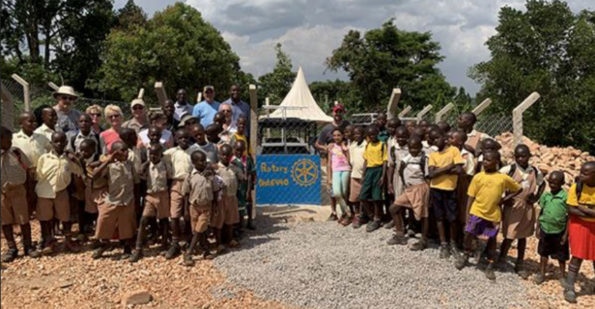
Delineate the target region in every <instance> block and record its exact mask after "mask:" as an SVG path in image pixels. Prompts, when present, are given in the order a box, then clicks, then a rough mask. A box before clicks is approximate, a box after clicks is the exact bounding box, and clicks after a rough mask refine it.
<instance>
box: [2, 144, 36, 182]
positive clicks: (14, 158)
mask: <svg viewBox="0 0 595 309" xmlns="http://www.w3.org/2000/svg"><path fill="white" fill-rule="evenodd" d="M0 165H1V166H2V174H1V175H0V176H1V177H2V178H0V183H1V188H2V191H4V187H5V186H6V185H22V184H24V183H25V181H26V180H27V169H28V168H30V167H31V161H29V159H28V158H27V156H26V155H25V154H24V153H23V152H22V151H21V150H20V149H18V148H15V147H12V148H10V149H9V150H7V151H4V150H2V162H1V164H0Z"/></svg>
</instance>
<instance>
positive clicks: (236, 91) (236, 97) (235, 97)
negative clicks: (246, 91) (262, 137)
mask: <svg viewBox="0 0 595 309" xmlns="http://www.w3.org/2000/svg"><path fill="white" fill-rule="evenodd" d="M240 92H241V91H240V87H239V86H238V85H232V86H231V88H230V89H229V95H230V98H229V99H227V100H226V101H225V102H223V103H222V104H229V105H231V126H232V127H235V126H236V124H237V122H238V119H239V118H240V116H244V117H246V119H247V120H248V123H247V125H246V136H249V135H250V104H248V103H246V102H244V101H242V99H240Z"/></svg>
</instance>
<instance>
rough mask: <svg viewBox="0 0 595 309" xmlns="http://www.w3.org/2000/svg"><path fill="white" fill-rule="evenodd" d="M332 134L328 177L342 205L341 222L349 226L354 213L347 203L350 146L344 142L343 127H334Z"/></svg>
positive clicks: (329, 148)
mask: <svg viewBox="0 0 595 309" xmlns="http://www.w3.org/2000/svg"><path fill="white" fill-rule="evenodd" d="M332 135H333V143H331V144H330V145H329V146H328V162H329V164H328V165H327V175H328V177H327V178H328V182H329V185H330V186H331V187H332V194H333V197H334V198H335V199H336V200H337V203H339V205H340V206H341V212H342V215H341V220H339V223H340V224H342V225H343V226H347V225H349V223H351V221H352V214H351V211H350V209H349V206H348V205H347V196H348V194H349V175H350V173H351V166H350V165H349V147H347V146H346V145H345V144H344V143H343V131H341V129H339V128H336V129H334V130H333V132H332Z"/></svg>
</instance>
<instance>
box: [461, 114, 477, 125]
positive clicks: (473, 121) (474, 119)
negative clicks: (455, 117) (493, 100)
mask: <svg viewBox="0 0 595 309" xmlns="http://www.w3.org/2000/svg"><path fill="white" fill-rule="evenodd" d="M461 117H463V118H464V117H469V118H471V122H472V124H475V123H476V122H477V116H475V114H474V113H472V112H464V113H462V114H461Z"/></svg>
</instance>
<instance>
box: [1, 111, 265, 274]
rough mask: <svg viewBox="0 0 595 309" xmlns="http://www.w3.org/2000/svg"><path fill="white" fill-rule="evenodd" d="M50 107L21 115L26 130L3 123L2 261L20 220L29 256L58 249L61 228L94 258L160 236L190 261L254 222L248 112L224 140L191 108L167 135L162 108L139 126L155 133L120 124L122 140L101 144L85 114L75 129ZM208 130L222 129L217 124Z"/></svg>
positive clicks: (131, 255)
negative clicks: (61, 125) (36, 229)
mask: <svg viewBox="0 0 595 309" xmlns="http://www.w3.org/2000/svg"><path fill="white" fill-rule="evenodd" d="M106 110H107V108H106ZM52 111H53V109H51V108H49V109H48V111H44V112H43V113H42V114H43V115H44V116H43V118H42V119H43V124H42V125H41V126H40V127H38V128H37V125H36V119H35V117H34V115H32V114H31V113H23V114H22V115H21V116H20V118H19V120H20V121H19V122H20V125H21V130H20V131H19V132H17V133H14V134H13V132H11V131H10V130H9V129H7V128H5V127H2V128H1V132H0V133H1V134H0V137H1V146H2V175H1V176H2V177H1V181H2V183H1V185H2V205H1V208H2V216H1V217H2V231H3V234H4V236H5V238H6V241H7V244H8V251H6V252H5V253H4V254H3V255H2V261H3V262H10V261H12V260H14V259H15V258H16V257H17V256H18V249H17V245H16V243H15V237H14V233H13V225H19V226H20V231H21V238H22V241H23V251H24V255H28V256H31V257H40V256H42V255H51V254H52V253H54V252H55V250H56V244H57V238H56V235H58V234H62V235H63V237H64V248H65V250H67V251H70V252H78V251H79V249H80V247H79V245H80V244H82V243H86V242H89V244H90V245H91V246H92V248H93V249H94V252H93V255H92V256H93V258H94V259H98V258H101V257H102V255H103V254H104V252H105V251H106V250H111V249H113V248H114V247H115V246H117V242H114V241H115V240H119V241H120V245H121V247H123V249H124V252H123V254H122V255H120V256H119V258H124V259H127V260H130V261H131V262H136V261H138V260H139V259H141V258H142V256H143V248H145V247H146V246H147V245H148V244H152V243H157V242H158V243H160V244H161V246H160V250H161V251H162V252H163V253H164V255H165V257H166V258H167V259H172V258H174V257H176V256H177V255H178V254H179V253H180V252H181V251H182V250H185V251H184V254H183V262H184V264H185V265H188V266H191V265H194V261H193V258H192V255H193V254H194V253H196V252H197V251H198V252H200V254H201V255H202V256H203V257H204V258H206V259H210V258H213V257H214V256H215V255H216V254H218V253H221V252H223V251H225V250H227V248H234V247H237V246H238V245H239V243H238V239H239V237H240V236H241V233H242V227H243V226H244V217H245V216H247V217H248V222H247V224H246V227H248V228H250V229H254V226H253V225H252V220H251V213H252V202H251V200H252V189H253V183H254V178H255V169H254V164H253V161H252V158H251V157H250V155H249V152H248V148H249V147H248V144H247V142H246V141H247V138H246V136H245V135H244V129H245V128H246V125H245V124H246V119H245V118H240V119H239V120H238V123H239V125H238V129H237V131H236V132H234V133H233V134H232V139H230V140H227V141H223V140H221V139H220V138H219V134H210V135H209V134H208V132H209V129H210V128H207V132H206V133H205V128H203V127H202V126H201V125H200V124H199V123H198V121H196V119H191V118H192V117H189V118H188V117H187V118H185V123H181V125H180V127H179V128H178V129H177V130H176V131H175V132H174V138H173V139H163V138H162V132H163V127H164V126H163V123H162V121H161V120H162V117H154V118H151V120H154V121H152V122H151V126H150V127H148V128H147V129H145V131H144V132H143V131H141V132H143V133H144V138H146V139H147V140H148V141H142V142H139V135H138V134H137V132H136V131H135V130H133V129H127V128H122V129H120V130H119V132H118V133H119V140H117V141H114V142H113V143H111V144H110V145H103V144H102V143H103V142H102V141H101V140H100V139H97V138H95V137H94V135H92V134H90V133H89V129H90V121H89V116H88V115H86V114H83V115H82V116H81V117H80V119H79V131H78V132H76V133H74V134H73V133H72V132H68V133H66V134H65V133H63V132H60V131H57V130H56V128H55V125H56V117H52V115H55V112H53V113H52ZM211 131H215V132H216V131H219V132H218V133H220V131H221V130H220V128H218V126H217V124H215V127H214V129H211ZM80 136H82V137H80ZM100 144H102V145H100ZM33 215H35V217H36V218H37V219H38V220H39V222H40V226H41V231H40V234H41V235H40V241H39V246H38V247H35V246H34V244H33V242H32V237H31V226H30V224H29V222H30V218H32V217H33ZM75 221H76V222H77V223H78V226H79V233H78V235H75V234H74V233H73V231H72V225H73V222H75ZM60 227H61V228H60ZM92 235H94V237H91V236H92Z"/></svg>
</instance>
